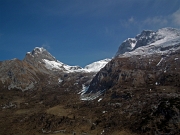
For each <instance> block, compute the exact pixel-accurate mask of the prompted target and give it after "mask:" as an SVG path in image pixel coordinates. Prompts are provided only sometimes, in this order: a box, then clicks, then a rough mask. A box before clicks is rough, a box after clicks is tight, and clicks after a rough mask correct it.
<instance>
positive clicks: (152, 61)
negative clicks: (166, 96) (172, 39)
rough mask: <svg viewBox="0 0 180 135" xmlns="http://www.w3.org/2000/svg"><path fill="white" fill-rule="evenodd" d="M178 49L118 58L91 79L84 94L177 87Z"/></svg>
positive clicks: (179, 60)
mask: <svg viewBox="0 0 180 135" xmlns="http://www.w3.org/2000/svg"><path fill="white" fill-rule="evenodd" d="M179 57H180V50H178V51H176V52H174V53H171V54H167V55H160V54H154V55H148V56H138V55H136V56H133V57H117V58H115V59H113V60H112V61H111V62H109V63H108V64H107V65H106V66H105V67H104V68H103V69H102V70H101V71H100V72H99V73H98V74H97V75H96V76H95V78H94V79H93V80H92V82H91V83H90V86H89V89H88V91H87V92H86V93H91V92H92V93H96V92H98V91H101V92H103V91H106V90H109V89H114V88H128V87H132V88H135V87H136V88H137V87H147V88H154V87H160V86H173V87H179V86H180V84H179V81H180V59H179Z"/></svg>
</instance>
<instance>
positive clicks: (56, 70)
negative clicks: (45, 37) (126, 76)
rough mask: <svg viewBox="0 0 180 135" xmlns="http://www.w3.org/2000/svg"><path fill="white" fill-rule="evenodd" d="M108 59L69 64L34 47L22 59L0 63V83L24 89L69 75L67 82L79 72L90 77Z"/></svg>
mask: <svg viewBox="0 0 180 135" xmlns="http://www.w3.org/2000/svg"><path fill="white" fill-rule="evenodd" d="M109 61H110V59H105V60H101V61H97V62H94V63H92V64H89V65H87V66H86V67H85V68H82V67H80V66H69V65H67V64H64V63H62V62H60V61H58V60H57V59H56V58H55V57H54V56H52V55H51V54H50V53H49V52H48V51H47V50H46V49H44V48H40V47H36V48H34V49H33V50H32V52H27V53H26V56H25V58H24V59H23V60H22V61H21V60H18V59H12V60H7V61H3V62H1V63H0V75H1V77H0V80H1V81H0V85H1V86H2V87H3V88H4V89H6V88H7V89H9V90H10V89H14V88H15V89H20V90H22V91H25V90H29V89H35V88H38V87H40V86H44V84H54V85H59V80H64V81H65V80H66V79H67V77H65V76H69V77H68V82H69V80H73V79H72V78H74V77H75V76H79V75H80V74H86V75H87V74H89V75H87V76H88V78H89V79H90V78H92V77H93V75H94V74H96V73H97V72H98V71H99V70H100V69H101V68H102V67H104V66H105V65H106V64H107V63H108V62H109ZM70 76H71V77H70ZM81 76H83V75H81ZM44 78H46V79H44ZM70 78H71V79H70ZM85 78H86V77H85ZM85 80H86V79H85ZM74 81H75V80H74ZM77 81H78V80H76V81H75V82H77ZM75 82H74V83H75Z"/></svg>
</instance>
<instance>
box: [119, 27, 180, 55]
mask: <svg viewBox="0 0 180 135" xmlns="http://www.w3.org/2000/svg"><path fill="white" fill-rule="evenodd" d="M179 43H180V30H178V29H174V28H162V29H159V30H157V31H151V30H144V31H142V32H141V34H138V35H137V36H136V37H135V38H128V39H127V40H125V41H124V42H123V43H122V44H121V45H120V47H119V50H118V52H117V53H116V56H119V55H125V56H129V55H142V54H146V55H148V54H149V53H151V54H152V53H161V52H164V51H167V50H168V51H169V49H170V48H172V49H175V48H177V47H180V45H179Z"/></svg>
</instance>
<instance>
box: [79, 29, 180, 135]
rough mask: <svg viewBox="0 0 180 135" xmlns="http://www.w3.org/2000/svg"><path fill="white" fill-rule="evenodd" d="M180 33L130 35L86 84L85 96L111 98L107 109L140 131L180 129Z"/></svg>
mask: <svg viewBox="0 0 180 135" xmlns="http://www.w3.org/2000/svg"><path fill="white" fill-rule="evenodd" d="M179 33H180V30H177V29H172V28H163V29H160V30H158V31H157V32H153V31H143V32H142V33H141V34H140V35H137V36H136V37H135V38H134V39H127V40H126V41H125V42H123V43H122V45H121V46H120V47H119V50H118V52H117V54H116V57H115V58H114V59H113V60H111V61H110V62H109V63H108V64H107V65H106V66H105V67H104V68H102V69H101V70H100V71H99V72H98V73H97V74H96V76H95V77H94V78H93V80H92V81H91V83H90V86H88V87H86V89H85V91H84V94H83V95H82V96H81V98H82V100H96V101H98V102H101V103H108V105H105V106H106V108H108V109H106V108H104V109H105V110H106V111H107V114H108V115H110V116H113V118H111V120H112V121H113V122H114V123H115V125H121V127H128V128H129V129H131V130H133V131H134V132H136V133H138V134H168V135H170V134H179V133H180V132H179V124H180V120H179V118H180V113H179V111H180V108H179V105H178V104H179V101H180V99H179V96H180V83H179V82H180V34H179ZM109 106H111V107H109ZM112 108H114V109H115V110H116V113H115V112H112V111H113V110H112ZM114 117H115V119H114ZM102 119H103V118H102ZM102 119H101V120H102ZM116 119H118V120H119V121H120V122H117V121H116ZM111 124H112V123H111Z"/></svg>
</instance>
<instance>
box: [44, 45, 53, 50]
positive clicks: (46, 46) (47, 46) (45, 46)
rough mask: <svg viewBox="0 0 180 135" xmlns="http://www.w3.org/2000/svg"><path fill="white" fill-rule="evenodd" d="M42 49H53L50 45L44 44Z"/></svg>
mask: <svg viewBox="0 0 180 135" xmlns="http://www.w3.org/2000/svg"><path fill="white" fill-rule="evenodd" d="M42 47H43V48H45V49H48V50H49V49H50V48H51V47H50V46H49V45H48V44H43V45H42Z"/></svg>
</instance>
